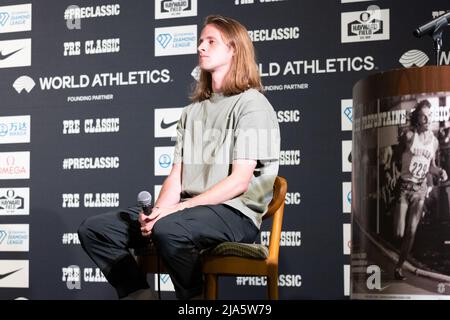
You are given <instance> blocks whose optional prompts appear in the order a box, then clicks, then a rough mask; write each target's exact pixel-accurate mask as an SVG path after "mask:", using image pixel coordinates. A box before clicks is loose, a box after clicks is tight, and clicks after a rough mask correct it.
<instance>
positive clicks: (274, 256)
mask: <svg viewBox="0 0 450 320" xmlns="http://www.w3.org/2000/svg"><path fill="white" fill-rule="evenodd" d="M273 189H274V190H273V198H272V201H271V202H270V204H269V209H268V212H267V213H266V214H265V215H264V217H263V219H264V220H266V219H268V218H270V217H273V221H272V231H271V233H270V241H269V247H268V248H267V247H266V246H264V245H262V244H247V243H236V242H224V243H221V244H219V245H218V246H216V247H214V248H213V249H211V250H208V251H206V252H205V253H204V254H203V273H204V274H205V276H206V296H205V297H206V299H208V300H215V299H217V293H218V285H217V284H218V282H217V277H218V276H222V275H224V276H242V275H244V276H249V275H252V276H266V277H267V290H268V297H269V299H271V300H278V255H279V249H280V238H281V225H282V222H283V214H284V201H285V197H286V192H287V182H286V179H284V178H283V177H280V176H278V177H276V179H275V183H274V188H273Z"/></svg>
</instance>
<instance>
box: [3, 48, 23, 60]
mask: <svg viewBox="0 0 450 320" xmlns="http://www.w3.org/2000/svg"><path fill="white" fill-rule="evenodd" d="M22 49H23V48H20V49H18V50H16V51H13V52H10V53H8V54H3V53H2V52H0V60H5V59H7V58H9V57H10V56H12V55H13V54H14V53H16V52H19V51H20V50H22Z"/></svg>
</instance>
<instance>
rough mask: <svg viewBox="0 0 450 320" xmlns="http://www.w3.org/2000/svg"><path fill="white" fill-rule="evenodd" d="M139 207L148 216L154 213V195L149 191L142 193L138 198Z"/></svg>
mask: <svg viewBox="0 0 450 320" xmlns="http://www.w3.org/2000/svg"><path fill="white" fill-rule="evenodd" d="M137 202H138V205H139V206H141V207H142V211H144V214H145V215H146V216H148V215H150V213H151V212H152V195H151V194H150V192H148V191H141V192H139V194H138V196H137Z"/></svg>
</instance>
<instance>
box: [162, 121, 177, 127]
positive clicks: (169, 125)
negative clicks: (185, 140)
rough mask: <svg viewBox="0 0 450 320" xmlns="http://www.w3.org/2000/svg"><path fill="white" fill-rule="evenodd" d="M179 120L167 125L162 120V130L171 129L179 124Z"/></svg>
mask: <svg viewBox="0 0 450 320" xmlns="http://www.w3.org/2000/svg"><path fill="white" fill-rule="evenodd" d="M177 122H178V120H175V121H174V122H169V123H165V122H164V119H162V120H161V129H167V128H170V127H171V126H173V125H175V124H177Z"/></svg>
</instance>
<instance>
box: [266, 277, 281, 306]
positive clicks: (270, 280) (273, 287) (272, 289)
mask: <svg viewBox="0 0 450 320" xmlns="http://www.w3.org/2000/svg"><path fill="white" fill-rule="evenodd" d="M267 293H268V296H269V299H270V300H278V272H271V273H269V274H268V275H267Z"/></svg>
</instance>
